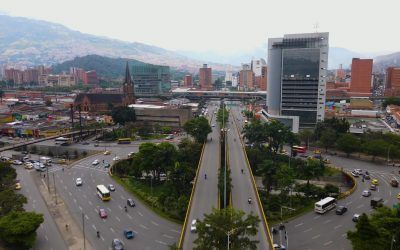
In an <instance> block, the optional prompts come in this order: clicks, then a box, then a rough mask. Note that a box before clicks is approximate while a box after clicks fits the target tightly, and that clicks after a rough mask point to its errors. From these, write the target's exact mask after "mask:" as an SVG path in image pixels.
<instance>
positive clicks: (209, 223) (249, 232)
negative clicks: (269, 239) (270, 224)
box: [194, 207, 260, 250]
mask: <svg viewBox="0 0 400 250" xmlns="http://www.w3.org/2000/svg"><path fill="white" fill-rule="evenodd" d="M244 216H245V213H244V212H243V211H241V210H235V209H234V208H231V207H228V208H225V209H221V210H218V209H213V212H212V213H211V214H205V217H204V220H203V221H201V220H199V221H198V222H197V226H196V228H197V234H198V237H197V239H196V240H195V241H194V244H195V245H196V246H195V247H194V249H218V250H219V249H221V250H222V249H226V248H227V244H228V242H227V240H228V239H227V234H229V241H230V242H229V243H230V249H232V250H234V249H238V250H239V249H257V243H258V241H256V240H252V239H251V237H252V236H254V235H256V234H257V232H258V225H259V223H260V219H259V218H258V217H257V216H255V215H253V214H252V213H250V214H249V215H247V217H244Z"/></svg>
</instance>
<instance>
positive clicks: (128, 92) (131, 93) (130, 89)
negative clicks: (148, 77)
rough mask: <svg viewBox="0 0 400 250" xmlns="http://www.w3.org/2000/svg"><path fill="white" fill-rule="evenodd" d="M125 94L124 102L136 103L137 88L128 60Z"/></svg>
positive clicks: (124, 86)
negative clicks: (135, 88)
mask: <svg viewBox="0 0 400 250" xmlns="http://www.w3.org/2000/svg"><path fill="white" fill-rule="evenodd" d="M122 90H123V93H122V94H123V96H124V104H125V105H126V106H127V105H129V104H134V103H135V90H134V85H133V81H132V78H131V73H130V72H129V65H128V61H127V62H126V69H125V79H124V83H123V87H122Z"/></svg>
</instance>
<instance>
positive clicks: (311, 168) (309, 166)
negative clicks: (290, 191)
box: [298, 159, 324, 196]
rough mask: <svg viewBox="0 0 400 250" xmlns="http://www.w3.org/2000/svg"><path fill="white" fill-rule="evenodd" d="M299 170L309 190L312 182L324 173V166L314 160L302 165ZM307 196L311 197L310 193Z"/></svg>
mask: <svg viewBox="0 0 400 250" xmlns="http://www.w3.org/2000/svg"><path fill="white" fill-rule="evenodd" d="M298 168H299V172H300V173H301V174H300V175H301V176H302V178H304V179H305V180H307V189H308V190H309V189H310V180H311V179H314V178H318V177H319V176H321V175H322V174H323V172H324V169H323V165H321V162H320V161H318V160H314V159H307V161H306V162H305V163H303V164H301V165H300V166H299V167H298ZM306 195H307V196H309V195H310V193H307V192H306Z"/></svg>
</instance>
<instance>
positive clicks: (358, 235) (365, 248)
mask: <svg viewBox="0 0 400 250" xmlns="http://www.w3.org/2000/svg"><path fill="white" fill-rule="evenodd" d="M347 238H348V239H349V240H350V241H351V244H352V246H353V249H354V250H375V249H382V250H383V249H388V248H384V247H383V245H385V243H384V242H383V241H382V239H380V237H379V233H378V229H377V228H376V227H375V226H374V225H373V224H371V223H370V220H369V219H368V216H367V215H366V214H362V215H361V216H360V218H359V221H358V222H357V224H356V231H355V232H352V231H348V232H347Z"/></svg>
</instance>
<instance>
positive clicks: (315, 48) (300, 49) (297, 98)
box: [267, 32, 329, 128]
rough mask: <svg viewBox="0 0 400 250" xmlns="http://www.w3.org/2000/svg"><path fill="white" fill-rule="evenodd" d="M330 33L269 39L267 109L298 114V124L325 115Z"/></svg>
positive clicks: (308, 123) (310, 122)
mask: <svg viewBox="0 0 400 250" xmlns="http://www.w3.org/2000/svg"><path fill="white" fill-rule="evenodd" d="M328 40H329V33H327V32H326V33H308V34H290V35H284V37H283V38H270V39H268V89H267V109H268V113H270V114H272V115H282V116H299V120H300V127H303V128H304V127H313V126H314V125H315V124H316V122H317V121H322V120H323V119H324V108H325V92H326V75H327V68H328V50H329V43H328Z"/></svg>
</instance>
